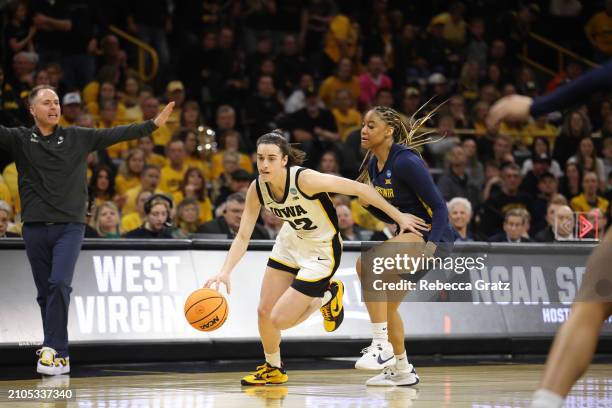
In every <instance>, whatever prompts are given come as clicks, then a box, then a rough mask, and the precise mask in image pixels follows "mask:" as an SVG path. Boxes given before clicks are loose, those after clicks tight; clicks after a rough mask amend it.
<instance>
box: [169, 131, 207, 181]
mask: <svg viewBox="0 0 612 408" xmlns="http://www.w3.org/2000/svg"><path fill="white" fill-rule="evenodd" d="M172 139H178V140H181V141H183V143H184V145H185V164H186V165H187V167H197V168H198V169H200V170H202V172H203V173H204V177H206V178H207V179H210V178H211V175H210V162H209V161H207V160H205V159H204V157H205V156H204V155H203V153H204V152H200V151H198V145H199V144H200V142H199V140H198V132H197V130H195V129H192V128H180V129H179V130H178V131H177V132H176V133H175V134H174V135H173V136H172Z"/></svg>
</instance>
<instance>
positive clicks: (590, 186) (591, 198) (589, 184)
mask: <svg viewBox="0 0 612 408" xmlns="http://www.w3.org/2000/svg"><path fill="white" fill-rule="evenodd" d="M598 188H599V177H598V176H597V173H596V172H594V171H587V172H586V173H584V176H583V177H582V193H581V194H578V195H577V196H576V197H574V198H572V200H571V201H570V206H571V207H572V210H574V211H578V212H588V211H590V210H592V209H593V208H599V209H600V210H601V211H603V213H604V214H607V211H608V206H609V205H610V202H609V201H608V200H606V199H605V198H603V197H601V196H599V195H598V194H597V190H598Z"/></svg>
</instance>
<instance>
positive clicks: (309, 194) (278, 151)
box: [205, 132, 425, 385]
mask: <svg viewBox="0 0 612 408" xmlns="http://www.w3.org/2000/svg"><path fill="white" fill-rule="evenodd" d="M304 157H305V155H304V152H301V151H299V150H296V149H293V148H292V147H291V146H290V145H289V143H288V142H287V140H286V139H285V138H284V136H283V135H282V133H278V132H272V133H267V134H265V135H263V136H262V137H260V138H259V139H258V140H257V169H258V170H259V177H258V178H257V180H256V181H254V182H253V183H251V186H250V187H249V189H248V191H247V196H246V203H245V204H246V205H245V210H244V213H243V215H242V219H241V221H240V228H239V230H238V233H237V234H236V238H235V239H234V242H232V246H231V248H230V250H229V252H228V254H227V257H226V259H225V262H224V263H223V266H222V267H221V271H220V273H219V274H218V275H216V276H215V277H213V278H211V279H209V280H208V281H207V282H206V285H205V286H206V287H210V286H212V285H213V284H214V285H215V286H216V288H217V289H220V284H221V283H223V284H225V287H226V289H227V291H228V293H229V290H230V274H231V272H232V270H233V269H234V267H235V266H236V264H237V263H238V262H239V261H240V259H241V258H242V257H243V255H244V253H245V252H246V249H247V246H248V244H249V239H250V237H251V233H252V231H253V228H254V226H255V222H256V221H257V217H258V216H259V212H260V209H261V207H262V206H264V207H265V208H267V209H268V210H270V211H272V212H273V213H274V214H275V215H276V216H277V217H279V218H281V219H282V220H283V221H285V223H284V225H283V226H282V228H281V231H280V232H279V234H278V236H277V238H276V242H275V243H274V248H273V249H272V253H271V254H270V257H269V259H268V265H267V268H266V272H265V275H264V278H263V282H262V285H261V295H260V300H259V307H258V323H259V334H260V336H261V342H262V345H263V349H264V354H265V357H266V361H265V362H264V364H262V365H260V366H258V367H257V369H256V371H255V372H254V373H252V374H249V375H247V376H245V377H244V378H243V379H242V381H241V383H242V385H265V384H282V383H284V382H286V381H287V380H288V377H287V374H286V372H285V370H284V368H283V367H282V364H281V357H280V342H281V330H285V329H288V328H290V327H293V326H295V325H297V324H299V323H300V322H302V321H304V320H305V319H307V318H308V317H309V316H310V315H311V314H312V313H313V312H314V311H315V310H316V309H320V310H321V313H322V314H323V318H324V321H323V323H324V328H325V330H327V331H334V330H336V329H337V328H338V327H339V326H340V323H342V319H343V316H344V309H343V307H342V295H343V291H344V289H343V285H342V282H341V281H339V280H335V279H334V280H332V277H333V275H334V273H335V272H336V270H337V269H338V266H339V265H340V257H341V254H342V240H341V238H340V234H339V230H338V219H337V216H336V211H335V209H334V207H333V204H332V201H331V199H330V198H329V195H328V194H327V193H328V192H336V193H340V194H346V195H354V196H357V197H359V198H360V199H361V200H363V201H366V202H367V203H369V204H372V205H374V206H376V207H378V208H380V209H381V210H382V211H384V212H385V213H387V214H389V216H390V217H391V219H392V220H393V222H397V223H398V224H399V226H400V228H401V230H410V231H418V229H417V227H422V228H425V226H424V221H423V220H421V219H418V218H417V217H414V216H412V215H410V214H403V213H401V212H400V211H398V210H397V209H396V208H395V207H393V206H392V205H390V204H389V203H387V202H386V201H385V200H384V199H383V198H382V197H381V196H380V195H379V194H378V193H377V192H376V191H375V190H374V189H373V188H372V187H369V186H366V185H364V184H361V183H358V182H356V181H353V180H348V179H345V178H342V177H336V176H332V175H329V174H322V173H319V172H316V171H314V170H310V169H305V168H301V167H298V166H299V164H301V163H302V162H303V160H304Z"/></svg>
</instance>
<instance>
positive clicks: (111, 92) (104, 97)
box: [87, 81, 127, 124]
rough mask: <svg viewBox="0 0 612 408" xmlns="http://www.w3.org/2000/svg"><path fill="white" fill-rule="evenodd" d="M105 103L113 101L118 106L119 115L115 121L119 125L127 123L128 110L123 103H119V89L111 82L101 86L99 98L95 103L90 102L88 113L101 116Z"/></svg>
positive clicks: (103, 83)
mask: <svg viewBox="0 0 612 408" xmlns="http://www.w3.org/2000/svg"><path fill="white" fill-rule="evenodd" d="M105 101H113V102H115V104H116V106H117V115H116V118H115V120H116V121H117V122H118V123H119V124H124V123H126V116H127V114H126V109H125V105H123V103H121V102H118V96H117V89H116V88H115V85H114V84H113V83H112V82H110V81H105V82H102V83H101V84H100V91H99V93H98V98H97V99H96V100H95V101H92V102H89V103H88V104H87V112H89V114H91V115H93V116H94V117H97V116H100V115H101V111H102V104H103V103H104V102H105Z"/></svg>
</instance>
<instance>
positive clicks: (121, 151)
mask: <svg viewBox="0 0 612 408" xmlns="http://www.w3.org/2000/svg"><path fill="white" fill-rule="evenodd" d="M100 108H101V111H100V116H99V119H98V120H97V121H96V124H95V127H96V128H97V129H108V128H112V127H115V126H119V125H121V124H122V123H121V122H118V121H117V102H115V101H114V100H112V99H109V100H105V101H102V102H101V104H100ZM129 149H130V145H129V142H127V141H123V142H119V143H115V144H114V145H111V146H109V147H107V148H106V152H107V153H108V156H109V157H110V158H111V159H123V158H125V156H126V155H127V152H128V150H129Z"/></svg>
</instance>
